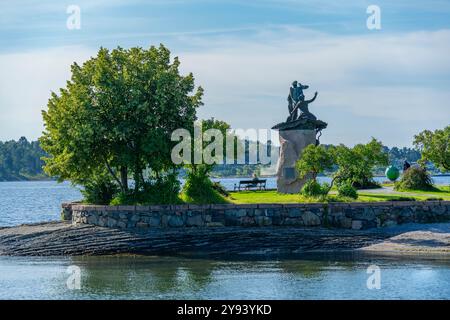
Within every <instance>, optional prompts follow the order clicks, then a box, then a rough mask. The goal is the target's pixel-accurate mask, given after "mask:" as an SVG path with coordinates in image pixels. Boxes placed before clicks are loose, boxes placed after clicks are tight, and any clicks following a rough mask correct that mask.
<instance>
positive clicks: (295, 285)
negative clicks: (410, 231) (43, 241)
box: [0, 257, 450, 299]
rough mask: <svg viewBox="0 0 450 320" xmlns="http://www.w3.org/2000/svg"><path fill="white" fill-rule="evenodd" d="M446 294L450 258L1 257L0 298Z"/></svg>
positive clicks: (440, 296) (412, 296) (403, 296)
mask: <svg viewBox="0 0 450 320" xmlns="http://www.w3.org/2000/svg"><path fill="white" fill-rule="evenodd" d="M371 264H376V265H378V266H379V267H380V270H381V288H380V289H379V290H376V289H372V290H369V289H368V288H367V279H368V277H369V276H370V275H368V274H367V267H368V266H369V265H371ZM69 266H77V267H79V268H80V269H79V270H80V271H81V272H80V275H81V277H80V278H81V281H80V288H79V289H69V287H68V285H67V281H68V279H69V277H70V274H69V273H68V272H67V270H68V267H69ZM69 284H73V282H70V281H69ZM72 288H73V287H72ZM449 298H450V262H449V261H433V262H426V261H425V262H411V261H402V260H386V259H385V260H380V259H375V258H361V257H346V258H344V259H342V258H336V257H333V258H323V257H317V258H314V259H305V260H271V261H251V260H250V261H216V260H205V259H195V260H191V259H184V258H163V257H134V258H133V257H103V258H102V257H97V258H93V257H89V258H54V259H49V258H46V259H43V258H10V257H0V299H449Z"/></svg>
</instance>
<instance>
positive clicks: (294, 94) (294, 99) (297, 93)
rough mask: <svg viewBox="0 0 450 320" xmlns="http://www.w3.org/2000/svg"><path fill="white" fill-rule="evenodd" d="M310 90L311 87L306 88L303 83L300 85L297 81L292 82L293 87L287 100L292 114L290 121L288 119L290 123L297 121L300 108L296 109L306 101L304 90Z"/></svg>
mask: <svg viewBox="0 0 450 320" xmlns="http://www.w3.org/2000/svg"><path fill="white" fill-rule="evenodd" d="M308 88H309V86H304V85H302V84H301V83H300V84H299V83H298V82H297V81H294V82H292V87H290V88H289V95H288V98H287V100H288V108H289V114H290V120H289V119H288V121H294V120H296V119H297V114H298V108H295V107H296V106H297V104H298V103H299V102H301V101H304V100H305V95H304V94H303V90H304V89H308Z"/></svg>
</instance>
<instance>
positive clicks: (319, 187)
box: [300, 180, 330, 197]
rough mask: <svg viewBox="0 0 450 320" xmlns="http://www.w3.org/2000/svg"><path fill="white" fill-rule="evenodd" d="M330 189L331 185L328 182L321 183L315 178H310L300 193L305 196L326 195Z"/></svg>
mask: <svg viewBox="0 0 450 320" xmlns="http://www.w3.org/2000/svg"><path fill="white" fill-rule="evenodd" d="M329 191H330V185H329V184H327V183H324V184H320V183H318V182H317V181H315V180H309V181H307V182H306V183H305V185H304V186H303V187H302V190H301V191H300V193H301V194H302V195H304V196H305V197H322V196H326V195H327V194H328V192H329Z"/></svg>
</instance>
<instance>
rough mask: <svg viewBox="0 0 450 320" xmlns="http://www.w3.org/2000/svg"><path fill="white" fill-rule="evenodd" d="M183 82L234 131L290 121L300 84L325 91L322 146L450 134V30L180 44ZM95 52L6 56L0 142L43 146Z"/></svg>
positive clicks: (283, 31) (287, 30)
mask: <svg viewBox="0 0 450 320" xmlns="http://www.w3.org/2000/svg"><path fill="white" fill-rule="evenodd" d="M178 41H179V42H178V43H179V44H180V45H179V46H182V45H183V43H186V44H189V46H187V47H189V48H191V49H190V51H183V52H177V53H176V54H177V55H179V56H180V59H181V66H182V70H183V72H190V71H192V72H193V73H194V75H195V76H196V82H197V84H200V85H202V86H203V87H204V88H205V90H206V92H205V106H204V107H203V108H202V109H201V110H200V116H202V117H215V118H218V119H223V120H226V121H228V122H230V123H231V124H232V126H233V127H236V128H267V127H271V126H272V125H274V124H276V123H278V122H281V121H283V120H285V118H286V117H287V103H286V96H287V93H288V88H289V85H290V83H291V82H292V81H293V80H299V81H301V82H304V83H306V84H309V85H310V89H308V90H307V91H306V95H307V96H308V97H309V96H312V94H313V93H314V91H316V90H317V91H319V97H318V99H317V100H316V101H315V102H314V103H313V104H312V105H311V107H310V108H311V111H312V112H313V113H315V114H316V115H317V116H318V117H319V118H321V119H322V120H324V121H327V122H328V123H329V128H327V129H326V130H325V131H324V133H323V136H322V142H324V143H341V142H342V143H346V144H353V143H358V142H364V141H367V140H369V139H370V137H371V136H375V137H377V138H379V139H381V140H382V141H383V142H384V143H386V144H388V145H399V146H403V145H410V144H411V141H412V136H413V135H414V134H416V133H417V132H419V131H420V130H422V129H425V128H429V129H434V128H439V127H443V126H445V125H448V124H449V119H450V117H449V115H450V110H449V104H448V101H450V93H449V91H448V87H449V85H450V56H449V55H448V52H450V30H442V31H435V32H416V33H409V34H395V35H392V34H390V35H385V34H383V33H369V32H368V34H367V35H359V36H331V35H327V34H323V33H319V32H316V31H311V30H305V29H298V28H293V27H289V26H285V27H282V28H279V27H276V28H272V27H271V28H267V29H265V30H261V32H260V33H257V34H254V33H253V34H251V35H247V36H246V37H245V39H243V37H242V36H238V35H236V36H230V35H228V36H223V35H217V36H195V35H188V34H185V35H181V36H180V37H179V39H178ZM96 49H97V48H95V49H89V48H84V47H71V48H53V49H47V50H41V51H33V52H27V53H17V54H4V55H0V70H2V73H1V74H0V112H1V113H0V114H1V116H0V140H5V139H11V138H15V139H17V138H18V137H20V136H21V135H26V136H27V137H29V138H33V139H34V138H36V137H38V136H39V135H40V132H41V130H42V120H41V115H40V110H41V109H42V108H44V107H45V106H46V103H47V99H48V97H49V95H50V91H51V90H57V89H58V88H59V87H62V86H64V85H65V81H66V80H67V79H68V78H69V77H70V68H69V66H70V64H71V63H72V62H73V61H78V62H82V61H84V60H86V59H87V58H89V56H90V55H91V54H93V53H95V51H96Z"/></svg>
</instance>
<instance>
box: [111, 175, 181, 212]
mask: <svg viewBox="0 0 450 320" xmlns="http://www.w3.org/2000/svg"><path fill="white" fill-rule="evenodd" d="M179 193H180V182H179V181H178V179H177V176H176V174H173V173H170V174H166V175H164V176H161V177H159V178H156V179H154V180H151V181H149V182H146V183H145V184H144V186H143V189H142V190H140V191H139V192H137V193H136V192H135V191H133V190H130V191H129V192H128V193H123V192H120V193H119V194H118V195H117V196H116V197H115V198H114V199H113V200H112V201H111V205H133V204H141V205H151V204H177V203H181V200H180V198H179V197H178V194H179Z"/></svg>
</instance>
